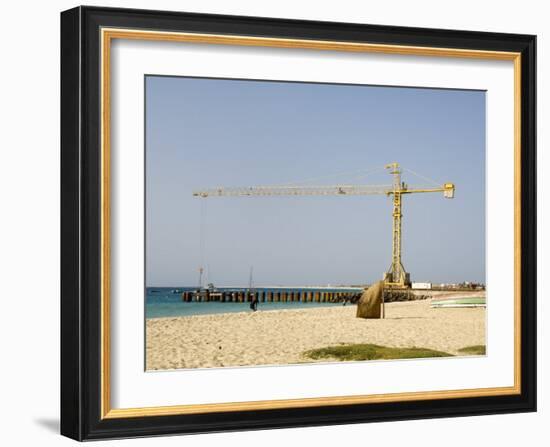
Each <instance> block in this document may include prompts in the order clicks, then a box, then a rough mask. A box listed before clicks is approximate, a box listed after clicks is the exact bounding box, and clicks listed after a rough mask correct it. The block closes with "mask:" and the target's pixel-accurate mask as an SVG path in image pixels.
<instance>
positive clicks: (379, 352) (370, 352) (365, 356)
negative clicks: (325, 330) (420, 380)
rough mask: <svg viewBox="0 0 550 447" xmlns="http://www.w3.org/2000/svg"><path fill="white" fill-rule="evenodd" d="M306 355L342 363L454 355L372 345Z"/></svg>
mask: <svg viewBox="0 0 550 447" xmlns="http://www.w3.org/2000/svg"><path fill="white" fill-rule="evenodd" d="M304 355H305V356H306V357H308V358H310V359H314V360H319V359H332V358H335V359H338V360H341V361H354V360H392V359H417V358H426V357H452V354H448V353H446V352H441V351H434V350H433V349H427V348H416V347H414V348H390V347H387V346H379V345H371V344H356V345H340V346H329V347H327V348H320V349H313V350H311V351H306V352H304Z"/></svg>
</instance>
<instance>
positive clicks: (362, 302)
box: [355, 281, 384, 318]
mask: <svg viewBox="0 0 550 447" xmlns="http://www.w3.org/2000/svg"><path fill="white" fill-rule="evenodd" d="M383 293H384V281H378V282H377V283H375V284H373V285H372V286H370V287H369V288H368V289H367V290H365V291H364V292H363V294H362V295H361V298H359V301H358V302H357V313H356V314H355V316H356V317H357V318H381V316H382V294H383Z"/></svg>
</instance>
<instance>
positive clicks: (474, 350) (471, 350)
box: [458, 345, 486, 355]
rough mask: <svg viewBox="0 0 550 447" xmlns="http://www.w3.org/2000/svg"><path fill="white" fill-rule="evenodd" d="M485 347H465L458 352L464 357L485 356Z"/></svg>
mask: <svg viewBox="0 0 550 447" xmlns="http://www.w3.org/2000/svg"><path fill="white" fill-rule="evenodd" d="M485 351H486V349H485V345H475V346H466V347H465V348H462V349H459V350H458V352H460V353H461V354H466V355H485Z"/></svg>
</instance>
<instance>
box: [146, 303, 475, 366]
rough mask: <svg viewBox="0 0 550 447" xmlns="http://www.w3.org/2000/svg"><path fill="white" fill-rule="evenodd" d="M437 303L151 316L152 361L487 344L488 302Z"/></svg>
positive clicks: (267, 360) (257, 359)
mask: <svg viewBox="0 0 550 447" xmlns="http://www.w3.org/2000/svg"><path fill="white" fill-rule="evenodd" d="M430 303H431V299H427V300H422V301H407V302H394V303H387V304H386V318H385V319H376V320H365V319H360V318H355V312H356V306H355V305H347V306H316V307H314V308H310V309H307V308H303V307H302V308H299V309H269V310H261V309H260V310H258V311H257V312H252V311H243V312H232V313H222V314H203V315H190V316H178V317H158V318H147V319H146V366H147V368H146V369H147V370H167V369H182V368H215V367H236V366H266V365H272V366H273V365H285V364H299V363H314V362H320V363H327V362H331V360H330V359H323V360H312V359H307V358H305V357H304V356H303V353H304V352H305V351H308V350H311V349H317V348H323V347H327V346H337V345H340V344H357V343H372V344H377V345H381V346H390V347H422V348H429V349H434V350H438V351H444V352H448V353H449V354H454V355H457V354H458V350H459V349H461V348H464V347H466V346H473V345H484V344H485V309H484V308H466V309H464V308H446V309H433V308H430ZM461 356H462V354H461ZM334 361H336V360H334Z"/></svg>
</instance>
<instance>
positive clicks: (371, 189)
mask: <svg viewBox="0 0 550 447" xmlns="http://www.w3.org/2000/svg"><path fill="white" fill-rule="evenodd" d="M385 168H386V169H388V170H389V173H390V174H391V175H392V176H393V183H392V184H391V185H345V184H338V185H323V186H287V185H283V186H249V187H237V188H225V187H218V188H212V189H205V190H199V191H193V196H195V197H201V198H207V197H236V196H328V195H368V194H383V195H387V196H392V198H393V214H392V216H393V227H392V262H391V266H390V268H389V269H388V271H387V272H386V273H385V274H384V282H385V285H386V286H387V287H392V288H406V287H409V286H410V284H411V281H410V275H409V273H407V271H406V270H405V268H404V267H403V263H402V262H401V218H402V216H403V215H402V213H401V203H402V201H401V199H402V196H403V195H405V194H414V193H429V192H442V193H443V197H445V198H447V199H452V198H453V197H454V191H455V185H454V184H453V183H444V184H443V185H442V186H438V187H429V188H421V187H409V186H408V185H407V184H405V183H404V182H402V181H401V174H402V172H403V171H402V169H401V167H400V166H399V164H398V163H389V164H387V165H386V166H385Z"/></svg>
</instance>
